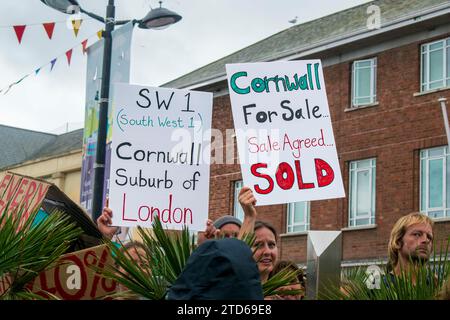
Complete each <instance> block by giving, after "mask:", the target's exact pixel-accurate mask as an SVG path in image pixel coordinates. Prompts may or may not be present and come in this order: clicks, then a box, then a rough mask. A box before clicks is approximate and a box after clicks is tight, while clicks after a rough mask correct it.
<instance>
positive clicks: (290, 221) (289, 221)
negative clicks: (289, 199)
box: [286, 201, 311, 233]
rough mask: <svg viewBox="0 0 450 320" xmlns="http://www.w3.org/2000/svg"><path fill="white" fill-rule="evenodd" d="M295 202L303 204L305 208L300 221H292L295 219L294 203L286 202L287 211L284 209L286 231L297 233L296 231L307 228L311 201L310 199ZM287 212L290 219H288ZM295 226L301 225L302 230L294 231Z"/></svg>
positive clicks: (306, 229)
mask: <svg viewBox="0 0 450 320" xmlns="http://www.w3.org/2000/svg"><path fill="white" fill-rule="evenodd" d="M297 203H301V204H303V205H304V209H305V215H304V219H303V221H301V222H297V223H296V222H294V221H295V204H296V203H288V205H287V211H286V233H298V232H305V231H308V230H309V226H310V225H309V222H310V208H311V203H310V201H300V202H297ZM289 213H290V217H291V219H289ZM295 227H303V228H302V229H303V230H297V231H294V228H295Z"/></svg>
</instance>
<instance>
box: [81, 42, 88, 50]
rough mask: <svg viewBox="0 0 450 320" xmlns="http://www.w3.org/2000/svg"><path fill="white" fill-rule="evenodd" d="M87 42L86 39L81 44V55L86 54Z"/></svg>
mask: <svg viewBox="0 0 450 320" xmlns="http://www.w3.org/2000/svg"><path fill="white" fill-rule="evenodd" d="M87 42H88V39H86V40H84V41H83V42H81V44H82V45H83V54H85V53H86V46H87Z"/></svg>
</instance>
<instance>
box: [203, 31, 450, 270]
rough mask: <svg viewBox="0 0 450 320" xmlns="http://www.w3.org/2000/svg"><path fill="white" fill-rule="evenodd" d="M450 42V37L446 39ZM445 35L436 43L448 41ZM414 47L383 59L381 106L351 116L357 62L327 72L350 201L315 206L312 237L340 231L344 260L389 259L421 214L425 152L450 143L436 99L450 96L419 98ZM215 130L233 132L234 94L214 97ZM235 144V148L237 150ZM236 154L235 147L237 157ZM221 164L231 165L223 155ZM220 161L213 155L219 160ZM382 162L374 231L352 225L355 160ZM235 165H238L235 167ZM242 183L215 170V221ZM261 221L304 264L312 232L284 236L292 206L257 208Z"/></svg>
mask: <svg viewBox="0 0 450 320" xmlns="http://www.w3.org/2000/svg"><path fill="white" fill-rule="evenodd" d="M447 36H448V35H447ZM442 37H443V36H440V37H439V38H438V39H440V38H442ZM432 40H434V39H431V38H429V39H427V40H426V41H423V40H421V41H415V42H412V43H409V44H405V45H401V46H399V47H397V48H393V49H388V50H384V51H381V52H378V53H377V54H371V55H368V56H361V57H358V58H357V59H364V58H369V57H374V56H376V57H377V64H378V67H377V68H378V70H377V100H378V104H377V105H375V106H371V107H366V108H359V109H356V110H349V107H350V103H351V101H350V100H351V66H352V61H346V62H341V63H337V64H333V65H328V66H327V67H325V68H324V76H325V83H326V89H327V94H328V102H329V106H330V112H331V117H332V123H333V130H334V134H335V139H336V145H337V151H338V156H339V159H340V165H341V171H342V175H343V180H344V187H345V190H346V194H347V197H346V198H342V199H331V200H324V201H314V202H312V203H311V211H310V212H311V214H310V217H311V219H310V229H311V230H342V231H343V257H342V258H343V260H344V261H355V260H365V259H380V258H385V257H386V252H387V242H388V239H389V235H390V230H391V228H392V226H393V224H394V223H395V221H396V220H397V219H398V218H399V217H400V216H402V215H405V214H408V213H409V212H411V211H418V210H419V151H420V149H423V148H430V147H435V146H442V145H444V144H446V143H447V142H446V135H445V129H444V122H443V118H442V113H441V108H440V106H439V103H438V102H437V100H438V98H440V97H446V98H447V99H449V100H450V90H441V91H439V92H434V93H427V94H419V95H417V94H415V93H418V92H419V91H420V45H421V44H422V43H427V42H430V41H432ZM213 108H214V109H213V123H212V126H213V128H217V129H220V130H221V131H222V134H223V137H224V139H223V140H224V141H225V140H226V139H225V137H226V129H230V128H233V121H232V114H231V108H230V99H229V96H228V95H225V96H220V97H216V98H215V99H214V107H213ZM234 144H235V143H234ZM235 150H236V147H235V146H234V151H235ZM220 151H222V152H223V157H224V159H225V151H226V150H220ZM213 155H214V154H213ZM372 157H374V158H376V161H377V162H376V227H371V228H366V229H357V228H347V225H348V193H349V191H348V190H349V181H348V180H349V161H353V160H360V159H365V158H372ZM236 163H237V161H236ZM240 179H242V177H241V174H240V167H239V165H238V164H213V165H212V167H211V186H210V188H211V189H210V190H211V191H210V216H211V218H212V219H215V218H217V217H219V216H221V215H223V214H226V213H232V210H233V200H234V199H233V182H234V181H236V180H240ZM257 209H258V214H259V218H260V219H261V220H266V221H268V222H271V223H272V224H273V225H274V226H275V228H276V229H277V230H279V233H281V234H282V235H281V237H280V239H279V241H278V244H279V248H280V255H281V258H282V259H291V260H294V261H295V262H297V263H304V262H305V261H306V240H307V239H306V233H301V234H297V235H285V234H284V233H285V232H286V226H285V225H286V205H273V206H262V207H257ZM435 231H436V235H437V237H436V238H437V239H438V240H439V239H444V238H445V237H447V236H448V234H449V233H450V223H449V222H445V221H444V222H438V223H437V224H436V228H435Z"/></svg>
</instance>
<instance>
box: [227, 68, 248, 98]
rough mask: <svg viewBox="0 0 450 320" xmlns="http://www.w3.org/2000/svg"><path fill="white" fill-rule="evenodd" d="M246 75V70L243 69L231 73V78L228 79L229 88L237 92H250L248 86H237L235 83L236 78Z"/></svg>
mask: <svg viewBox="0 0 450 320" xmlns="http://www.w3.org/2000/svg"><path fill="white" fill-rule="evenodd" d="M246 76H247V72H245V71H240V72H236V73H235V74H233V75H232V76H231V79H230V82H231V89H233V91H234V92H236V93H237V94H247V93H249V92H250V87H246V88H239V87H238V86H237V84H236V80H237V78H240V77H246Z"/></svg>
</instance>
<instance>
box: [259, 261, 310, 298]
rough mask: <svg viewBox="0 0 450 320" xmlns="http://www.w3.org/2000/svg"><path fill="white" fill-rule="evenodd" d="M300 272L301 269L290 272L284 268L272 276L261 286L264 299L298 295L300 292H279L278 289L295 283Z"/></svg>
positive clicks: (290, 270)
mask: <svg viewBox="0 0 450 320" xmlns="http://www.w3.org/2000/svg"><path fill="white" fill-rule="evenodd" d="M301 272H302V270H301V269H299V270H292V269H290V268H289V267H286V268H284V269H282V270H280V271H279V272H277V273H276V274H274V275H273V276H272V277H270V278H269V279H268V280H267V281H266V282H264V283H263V285H262V287H263V294H264V297H269V296H275V295H279V296H284V295H297V294H300V293H301V292H302V290H280V288H281V287H284V286H287V285H289V284H291V283H295V282H296V280H297V277H298V275H299V274H300V273H301Z"/></svg>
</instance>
